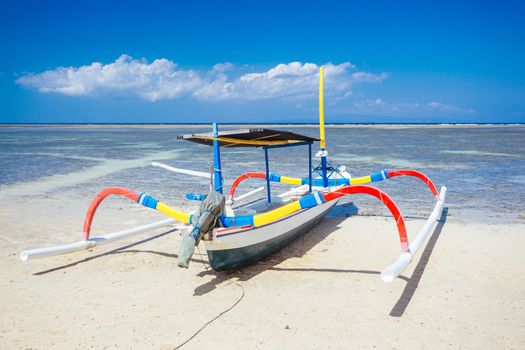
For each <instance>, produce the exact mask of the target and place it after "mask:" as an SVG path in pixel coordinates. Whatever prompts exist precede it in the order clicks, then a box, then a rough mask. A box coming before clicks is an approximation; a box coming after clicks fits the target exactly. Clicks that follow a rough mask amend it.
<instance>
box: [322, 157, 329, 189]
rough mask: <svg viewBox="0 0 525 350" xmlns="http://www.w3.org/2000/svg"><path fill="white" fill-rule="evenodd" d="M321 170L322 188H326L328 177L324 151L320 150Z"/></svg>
mask: <svg viewBox="0 0 525 350" xmlns="http://www.w3.org/2000/svg"><path fill="white" fill-rule="evenodd" d="M321 152H323V153H322V155H321V170H322V172H323V186H324V187H328V176H327V174H326V150H324V149H321Z"/></svg>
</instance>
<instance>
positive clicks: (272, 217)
mask: <svg viewBox="0 0 525 350" xmlns="http://www.w3.org/2000/svg"><path fill="white" fill-rule="evenodd" d="M300 209H301V205H300V204H299V201H295V202H292V203H289V204H286V205H283V206H282V207H280V208H277V209H274V210H272V211H269V212H267V213H263V214H259V215H254V216H253V225H254V226H256V227H257V226H262V225H266V224H269V223H271V222H274V221H276V220H279V219H280V218H283V217H285V216H287V215H290V214H292V213H295V212H296V211H298V210H300Z"/></svg>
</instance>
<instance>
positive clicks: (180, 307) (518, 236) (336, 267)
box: [0, 194, 525, 349]
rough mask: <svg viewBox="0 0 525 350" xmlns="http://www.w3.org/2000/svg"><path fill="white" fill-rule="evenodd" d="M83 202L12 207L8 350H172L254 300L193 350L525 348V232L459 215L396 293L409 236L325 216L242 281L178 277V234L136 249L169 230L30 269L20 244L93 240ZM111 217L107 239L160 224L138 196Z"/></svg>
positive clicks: (5, 214) (0, 216)
mask: <svg viewBox="0 0 525 350" xmlns="http://www.w3.org/2000/svg"><path fill="white" fill-rule="evenodd" d="M62 197H63V198H68V197H67V194H66V195H65V196H62ZM70 199H71V198H70ZM70 199H68V201H61V199H60V197H59V196H58V195H56V196H54V195H48V196H45V197H43V198H41V199H37V200H29V199H23V200H22V201H20V202H13V203H11V206H9V207H7V206H4V207H3V208H2V209H1V210H0V222H1V233H0V239H1V241H0V242H1V250H0V253H1V257H0V261H1V268H0V295H1V299H0V349H172V348H175V347H176V346H177V345H179V344H181V343H182V342H184V341H185V340H186V339H187V338H188V337H190V336H191V335H192V334H193V333H194V332H196V331H197V330H198V329H199V328H200V327H201V326H202V325H203V324H204V323H206V322H207V321H209V320H211V319H213V318H214V317H216V316H217V315H219V314H220V313H221V312H223V311H224V310H226V309H228V308H229V307H231V306H232V305H233V304H234V303H235V302H236V301H238V300H239V299H240V298H241V296H242V294H243V293H244V297H243V298H242V300H241V301H240V302H239V303H238V304H237V305H236V307H234V308H233V309H232V310H231V311H229V312H227V313H226V314H224V315H223V316H222V317H220V318H219V319H217V320H216V321H214V322H213V323H211V324H210V325H209V326H208V327H207V328H205V329H204V330H203V331H202V332H201V333H199V334H198V335H197V336H196V337H195V338H194V339H193V340H192V341H190V342H189V343H188V344H186V346H184V347H183V348H184V349H203V347H205V348H212V349H276V348H279V349H348V348H357V349H361V348H366V349H372V348H377V349H520V348H521V349H523V348H525V331H524V329H525V310H524V307H525V278H524V271H525V255H524V254H523V252H522V251H523V247H525V225H519V224H513V225H479V224H474V223H472V224H465V223H460V222H454V221H453V219H448V220H447V221H446V222H445V223H444V224H443V225H442V227H441V229H438V230H437V231H436V232H435V234H434V235H433V237H432V238H431V240H430V243H429V245H428V246H427V248H426V251H425V252H423V254H421V253H420V254H419V255H418V256H417V257H416V259H415V261H414V262H413V263H412V265H411V266H410V267H409V269H408V270H407V271H406V272H405V273H404V277H403V278H402V279H397V280H395V281H394V282H393V283H391V284H385V283H383V282H382V281H381V279H380V278H379V275H378V274H379V272H380V271H381V270H382V269H383V268H385V267H386V266H387V265H388V264H390V263H391V262H393V261H394V259H396V258H397V255H398V253H399V243H398V242H397V240H396V236H397V234H396V232H397V231H396V228H395V225H394V223H393V221H392V220H391V219H389V218H379V217H355V216H354V217H350V218H347V219H342V218H328V219H325V220H324V221H323V222H322V223H321V224H320V225H318V226H317V227H316V228H315V229H314V230H312V231H311V232H309V233H308V234H306V235H305V236H304V237H303V238H301V239H300V240H298V241H296V242H294V243H292V244H291V245H290V246H288V247H287V248H285V249H284V250H283V251H281V252H279V253H277V254H275V255H273V256H270V257H269V258H267V259H265V260H264V261H262V262H260V263H258V264H255V265H253V266H251V267H248V268H245V269H242V270H240V271H238V272H234V273H215V272H213V271H207V270H206V269H205V268H204V266H203V264H202V263H201V262H200V261H198V259H199V255H198V254H197V256H196V259H197V260H195V261H193V262H192V263H191V265H190V268H189V269H188V270H181V269H179V268H178V267H177V266H176V262H177V259H176V255H175V254H176V252H177V251H178V244H179V239H178V236H177V235H176V234H167V235H163V236H161V237H158V238H156V239H152V240H148V241H145V242H143V243H139V244H136V245H133V246H130V247H125V246H126V244H129V243H133V242H138V241H140V240H143V239H146V238H149V237H153V236H155V234H159V233H162V232H164V231H157V233H151V234H143V235H141V236H137V237H135V239H130V240H128V241H126V242H122V243H118V242H117V243H114V244H112V245H108V246H103V247H100V248H97V249H96V250H93V251H88V252H82V253H78V254H73V255H67V256H61V257H52V258H46V259H42V260H34V261H30V262H28V263H21V262H20V261H19V260H18V253H19V252H20V250H21V249H24V248H34V247H37V246H39V245H42V244H46V243H47V244H52V245H54V244H55V243H56V244H58V243H66V242H71V241H75V240H78V239H79V238H80V234H79V233H77V234H74V232H80V229H81V224H82V220H83V215H84V211H85V209H86V208H87V203H88V202H89V198H85V199H83V200H79V201H78V202H77V204H75V205H72V204H73V203H71V202H69V200H70ZM105 208H106V210H104V209H102V212H101V213H100V215H98V216H97V218H96V220H95V223H96V224H95V227H94V230H95V233H101V231H103V230H112V229H121V228H124V227H125V226H127V227H129V226H133V225H135V224H138V223H142V222H151V221H154V220H156V219H159V218H160V216H158V214H157V213H155V212H148V211H145V209H142V208H138V207H134V206H133V204H130V203H127V202H125V201H119V200H115V201H111V202H110V203H109V204H107V205H105ZM119 209H122V210H119ZM26 213H28V214H29V216H28V215H25V214H26ZM28 217H30V218H29V219H28ZM422 223H423V221H419V220H416V221H409V222H408V228H409V232H412V234H413V233H414V232H415V231H417V229H418V228H419V227H420V226H421V225H422ZM106 232H107V231H106ZM115 249H117V250H115ZM112 250H115V251H113V252H112V253H108V252H110V251H112ZM201 252H202V253H203V254H204V255H203V256H202V257H203V258H204V259H205V258H206V257H205V252H204V249H203V247H202V246H201ZM422 255H423V258H422V259H421V256H422ZM414 270H416V272H415V273H414Z"/></svg>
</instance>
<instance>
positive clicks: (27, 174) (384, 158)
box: [0, 126, 525, 223]
mask: <svg viewBox="0 0 525 350" xmlns="http://www.w3.org/2000/svg"><path fill="white" fill-rule="evenodd" d="M225 128H226V127H225ZM228 128H231V127H228ZM282 128H283V129H286V130H293V131H295V132H298V133H303V134H306V135H311V136H316V134H317V132H318V131H317V129H315V128H308V127H292V128H290V127H282ZM208 130H209V129H207V128H206V129H203V128H196V129H188V128H174V127H161V126H159V127H154V128H152V127H143V128H141V127H111V128H110V127H102V126H98V127H80V126H78V127H71V128H69V127H68V128H66V127H51V126H36V127H29V126H27V127H0V198H2V199H4V200H6V199H7V200H9V199H12V198H25V197H27V198H29V197H30V196H40V195H45V194H46V193H48V192H50V191H66V190H67V191H70V192H69V193H71V191H73V192H75V191H78V193H79V195H85V196H93V195H95V194H96V193H97V191H99V190H100V189H102V188H104V187H107V186H125V187H128V188H131V189H134V190H136V191H139V192H141V191H146V192H148V193H150V194H151V195H153V196H156V197H158V198H162V199H163V200H166V201H168V202H170V203H173V204H176V205H178V206H184V205H187V204H185V202H184V199H183V194H184V193H186V192H197V193H202V192H205V191H206V190H207V186H208V184H207V180H206V179H200V178H188V177H185V176H184V175H178V174H173V173H170V172H167V171H165V170H163V169H159V168H155V167H152V166H149V163H151V161H161V162H164V163H167V164H170V165H172V166H175V167H182V168H188V169H193V170H201V171H209V169H210V168H211V164H212V150H211V148H209V147H206V146H202V145H198V144H193V143H190V142H186V141H180V140H176V136H177V135H180V134H187V133H192V132H203V131H208ZM327 140H328V151H329V160H330V162H331V163H332V164H333V165H335V164H344V165H346V166H347V169H348V170H349V171H350V172H351V173H352V175H353V176H355V177H358V176H363V175H368V174H369V173H371V172H375V171H378V170H382V169H395V168H412V169H416V170H419V171H422V172H424V173H425V174H427V175H428V176H429V177H430V178H431V179H432V180H433V181H434V183H435V184H436V185H437V186H438V187H439V186H441V185H446V186H447V187H448V190H449V191H448V198H447V206H448V207H449V215H450V217H451V218H454V219H458V220H465V221H468V220H472V219H476V220H482V221H484V222H488V223H490V222H508V221H513V222H515V221H518V222H523V221H525V151H524V150H525V127H524V126H471V127H469V126H410V127H403V126H370V127H364V126H360V127H351V128H342V127H339V128H328V129H327ZM307 155H308V151H307V148H306V147H297V148H288V149H275V150H271V151H270V160H271V170H272V171H274V172H278V173H281V174H283V175H288V176H306V175H307V173H308V172H307V164H308V163H307ZM222 156H223V157H222V158H223V168H224V175H225V178H226V183H227V184H229V183H231V182H232V181H233V179H234V178H235V177H236V176H238V175H240V174H241V173H243V172H245V171H263V170H264V154H263V152H262V150H259V149H239V148H225V149H223V151H222ZM315 161H316V160H315V159H314V162H315ZM262 185H263V183H261V182H259V181H257V180H249V181H246V182H245V183H243V185H242V186H241V187H240V188H239V192H238V193H239V194H240V193H242V192H244V190H248V189H251V188H255V187H258V186H262ZM377 185H378V186H379V187H381V188H383V189H384V190H385V191H386V192H388V193H389V194H391V196H392V197H393V198H394V200H396V202H397V203H398V204H399V206H400V207H401V209H402V210H403V212H404V214H405V215H406V216H409V217H410V216H414V217H422V216H425V215H426V214H427V213H428V212H429V210H431V208H432V206H433V202H432V197H431V195H430V192H429V191H428V190H427V189H426V187H425V186H424V185H423V184H422V183H419V182H418V181H416V180H413V179H409V178H396V179H394V180H390V181H387V182H383V183H377ZM285 188H287V187H286V186H284V185H276V186H275V191H278V190H279V189H285ZM64 200H65V201H67V198H65V199H64ZM349 200H351V201H352V202H354V204H355V206H357V208H358V212H359V214H362V215H386V214H387V212H386V211H385V210H384V209H383V208H382V207H381V206H380V205H379V204H378V203H377V202H376V201H375V200H374V199H371V198H366V197H363V196H356V197H352V198H347V199H346V201H349ZM190 204H191V205H192V206H194V205H195V203H190Z"/></svg>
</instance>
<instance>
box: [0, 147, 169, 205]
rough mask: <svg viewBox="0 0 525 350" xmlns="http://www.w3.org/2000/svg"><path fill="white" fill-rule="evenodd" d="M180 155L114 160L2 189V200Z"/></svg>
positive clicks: (73, 184) (152, 155) (41, 191)
mask: <svg viewBox="0 0 525 350" xmlns="http://www.w3.org/2000/svg"><path fill="white" fill-rule="evenodd" d="M177 154H178V152H177V151H175V150H170V151H164V152H157V153H152V154H150V155H148V156H146V157H143V158H137V159H114V160H107V161H104V162H102V164H99V165H95V166H93V167H90V168H87V169H83V170H80V171H76V172H72V173H68V174H57V175H51V176H46V177H42V178H40V179H37V180H34V181H30V182H23V183H18V184H14V185H10V186H4V187H2V188H0V200H1V199H8V198H15V197H19V196H34V195H40V194H43V193H46V192H49V191H53V190H56V189H58V188H62V187H68V186H76V185H79V184H82V183H84V182H88V181H90V180H93V179H96V178H99V177H102V176H106V175H109V174H113V173H116V172H119V171H122V170H127V169H132V168H140V167H146V166H148V165H149V163H150V162H151V161H152V160H164V159H173V158H175V157H176V155H177Z"/></svg>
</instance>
